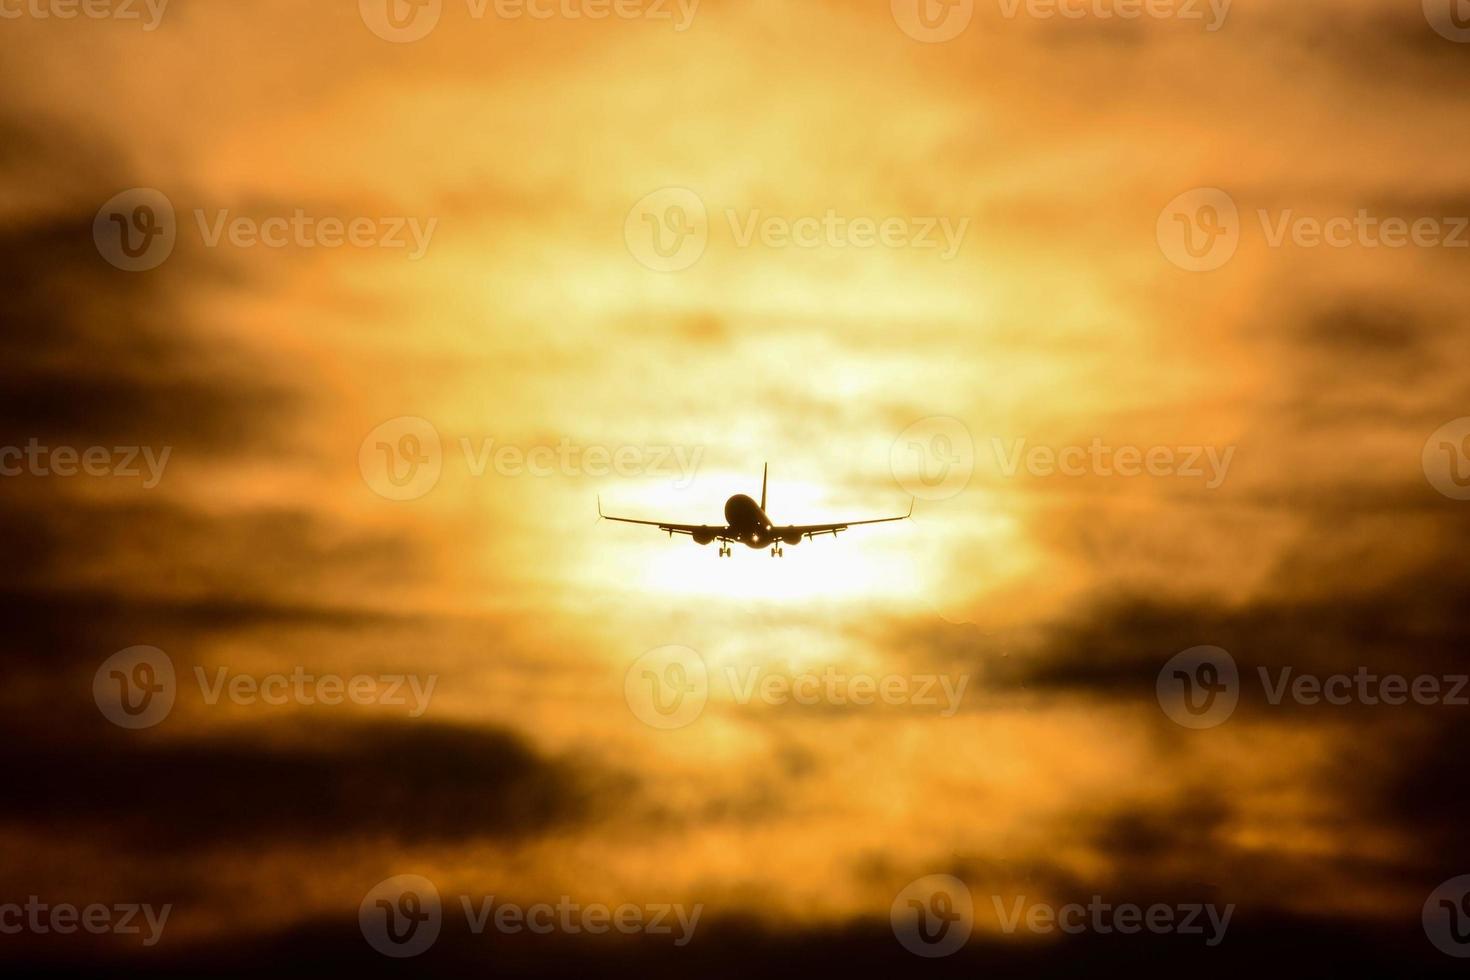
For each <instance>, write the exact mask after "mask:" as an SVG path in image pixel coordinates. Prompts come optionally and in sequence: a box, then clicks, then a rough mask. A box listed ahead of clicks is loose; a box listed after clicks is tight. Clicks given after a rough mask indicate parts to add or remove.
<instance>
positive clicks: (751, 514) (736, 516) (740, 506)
mask: <svg viewBox="0 0 1470 980" xmlns="http://www.w3.org/2000/svg"><path fill="white" fill-rule="evenodd" d="M725 523H726V524H727V525H729V528H730V536H731V537H733V538H736V539H738V540H739V541H740V543H741V544H743V545H745V546H746V547H748V548H764V547H766V546H767V545H769V544H770V543H771V542H772V541H773V540H774V538H773V536H772V535H771V519H770V518H769V517H767V516H766V512H765V511H763V510H761V505H760V504H758V503H756V502H755V501H754V500H752V499H750V498H749V497H747V496H746V495H745V494H743V493H738V494H736V495H735V496H733V497H731V498H730V499H729V500H727V501H725Z"/></svg>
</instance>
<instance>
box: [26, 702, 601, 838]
mask: <svg viewBox="0 0 1470 980" xmlns="http://www.w3.org/2000/svg"><path fill="white" fill-rule="evenodd" d="M7 727H9V729H10V730H8V731H7V732H5V734H4V741H5V744H6V752H5V754H6V756H7V760H6V770H7V773H8V778H9V779H10V780H11V781H12V782H11V784H12V786H13V787H14V788H15V789H16V790H17V792H15V793H13V794H11V795H10V796H9V800H8V802H7V803H5V804H4V805H3V806H0V819H3V820H5V821H6V822H8V823H11V824H20V825H31V826H34V827H36V828H42V827H44V828H46V829H47V831H48V832H49V833H58V834H73V833H85V834H87V835H88V836H89V837H91V838H93V839H97V838H98V837H99V835H100V836H101V837H104V838H107V839H110V840H113V841H115V842H117V843H118V844H119V845H124V844H125V845H126V846H128V847H130V848H133V849H135V850H136V849H143V850H151V851H154V852H155V853H159V854H168V853H172V852H174V851H177V850H180V849H183V850H190V849H198V848H211V847H220V846H224V847H226V848H228V849H230V850H237V849H240V848H262V847H270V846H283V845H293V844H299V843H306V842H321V841H328V840H334V839H351V838H370V839H375V840H376V839H381V840H390V841H395V842H398V843H404V844H413V843H425V842H435V841H441V842H442V841H459V840H467V839H471V838H479V837H483V838H515V837H524V836H534V835H538V834H544V833H548V832H551V831H552V830H554V829H555V828H557V827H558V826H563V825H566V824H568V823H572V822H575V821H577V820H579V819H581V818H583V817H585V816H586V815H588V814H589V813H590V812H593V811H594V810H595V809H597V808H599V807H601V806H603V805H605V804H602V803H601V802H600V799H599V797H600V794H602V793H606V792H610V791H611V790H613V789H615V788H616V789H619V790H622V791H627V790H628V789H629V788H630V787H629V786H628V784H627V781H626V779H625V778H623V777H614V776H610V775H609V774H607V773H594V772H591V771H590V770H586V769H583V768H579V766H578V765H577V764H575V763H573V762H569V761H564V760H554V759H546V758H543V757H541V756H540V755H538V754H537V753H536V752H535V751H533V750H532V749H531V748H529V747H528V746H527V745H526V744H525V743H524V742H523V741H521V740H520V739H519V738H517V737H515V736H513V735H511V734H509V733H506V732H502V731H496V730H492V729H478V728H467V727H460V726H454V725H443V724H431V723H419V722H403V723H389V722H382V723H367V722H364V723H335V724H333V723H322V722H320V721H317V722H316V723H314V724H312V725H311V726H310V727H309V728H307V727H305V726H303V725H296V726H294V727H293V725H291V724H290V723H286V724H281V723H277V724H275V725H272V726H271V728H270V730H269V731H267V730H264V729H261V730H253V729H250V728H243V729H225V730H224V731H223V732H221V733H219V734H213V735H205V736H201V737H197V738H193V739H187V740H183V741H174V740H168V739H163V738H148V737H146V736H145V737H141V738H128V737H124V736H123V735H122V733H120V732H119V731H117V730H116V729H113V730H111V731H108V730H106V727H107V726H106V723H105V722H104V723H103V724H101V725H91V726H88V727H86V728H82V729H79V730H76V731H74V732H73V733H72V734H71V735H69V736H68V735H66V734H62V733H58V732H50V733H47V736H46V737H45V738H44V739H38V738H36V735H35V732H34V730H31V729H16V728H14V727H13V726H7Z"/></svg>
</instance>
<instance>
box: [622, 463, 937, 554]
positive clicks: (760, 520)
mask: <svg viewBox="0 0 1470 980" xmlns="http://www.w3.org/2000/svg"><path fill="white" fill-rule="evenodd" d="M770 472H771V466H770V464H769V463H767V464H766V468H765V470H764V472H762V473H761V502H760V503H759V504H757V503H756V502H755V501H754V500H751V499H750V498H749V497H747V496H746V495H745V494H743V493H737V494H736V495H735V496H733V497H731V498H730V499H729V500H727V501H725V523H724V524H723V525H710V524H670V523H668V522H667V521H639V520H634V519H633V518H630V517H609V516H608V515H607V514H604V513H603V512H602V497H600V496H599V497H598V498H597V516H598V517H600V518H601V519H602V520H605V521H617V522H619V523H621V524H642V525H644V526H645V527H656V528H658V529H659V530H660V531H667V532H669V537H670V538H672V537H673V536H674V535H676V534H687V535H689V536H690V537H691V538H693V539H694V543H695V544H709V543H710V542H712V541H718V542H720V557H721V558H727V557H729V556H730V555H731V554H732V551H731V549H730V545H731V544H734V543H736V542H739V543H740V544H743V545H745V546H746V547H747V548H751V549H757V548H765V547H769V548H770V549H771V557H772V558H780V557H782V556H784V555H785V554H786V550H785V549H784V548H783V547H782V545H783V544H791V545H795V544H800V543H801V539H802V538H807V539H808V540H811V539H813V538H815V537H816V536H817V535H819V534H830V535H832V536H833V537H836V536H837V535H838V533H839V532H842V531H846V530H847V529H848V528H850V527H857V526H858V525H860V524H891V523H892V522H894V521H906V520H908V519H909V518H910V517H913V516H914V505H913V502H912V501H910V502H909V512H908V513H907V514H905V515H903V516H902V517H880V518H877V519H876V520H867V521H841V522H838V523H835V524H785V525H779V524H775V523H773V522H772V521H771V519H770V518H769V517H767V516H766V477H767V476H768V475H769V474H770Z"/></svg>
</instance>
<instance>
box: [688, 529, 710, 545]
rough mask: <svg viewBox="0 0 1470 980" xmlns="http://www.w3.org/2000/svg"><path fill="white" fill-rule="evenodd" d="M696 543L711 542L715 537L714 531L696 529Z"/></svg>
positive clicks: (694, 536)
mask: <svg viewBox="0 0 1470 980" xmlns="http://www.w3.org/2000/svg"><path fill="white" fill-rule="evenodd" d="M693 538H694V543H695V544H709V543H710V542H711V541H713V540H714V539H715V532H713V531H695V532H694V534H693Z"/></svg>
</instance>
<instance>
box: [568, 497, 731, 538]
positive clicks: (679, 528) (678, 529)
mask: <svg viewBox="0 0 1470 980" xmlns="http://www.w3.org/2000/svg"><path fill="white" fill-rule="evenodd" d="M597 516H598V517H600V518H602V519H603V520H604V521H617V522H618V523H619V524H641V525H643V526H644V527H656V528H658V529H659V530H660V531H667V532H668V533H669V537H673V536H674V535H676V534H688V535H690V536H693V535H695V534H700V535H706V534H707V535H709V538H710V540H711V541H713V540H715V539H716V538H718V539H719V540H721V541H729V540H730V538H729V536H728V535H729V529H728V528H726V527H724V526H723V525H721V526H719V527H710V526H709V525H708V524H671V523H669V522H667V521H639V520H634V519H633V518H631V517H612V516H610V515H608V514H604V513H603V512H602V498H601V497H598V498H597Z"/></svg>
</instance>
